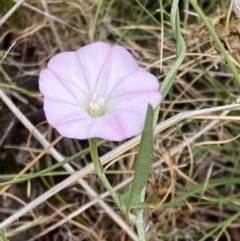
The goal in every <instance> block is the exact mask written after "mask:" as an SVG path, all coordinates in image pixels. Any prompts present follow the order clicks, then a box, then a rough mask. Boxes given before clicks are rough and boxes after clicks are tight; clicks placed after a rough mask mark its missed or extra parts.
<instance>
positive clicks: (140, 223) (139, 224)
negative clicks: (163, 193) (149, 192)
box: [135, 186, 146, 241]
mask: <svg viewBox="0 0 240 241" xmlns="http://www.w3.org/2000/svg"><path fill="white" fill-rule="evenodd" d="M145 193H146V186H145V187H144V188H143V190H142V192H141V196H140V202H144V200H145ZM143 213H144V209H140V210H138V212H137V215H136V221H135V226H136V228H137V233H138V238H139V241H146V233H145V225H144V219H143Z"/></svg>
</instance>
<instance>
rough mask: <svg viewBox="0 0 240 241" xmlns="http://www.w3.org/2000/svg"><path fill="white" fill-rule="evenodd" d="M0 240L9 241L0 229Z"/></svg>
mask: <svg viewBox="0 0 240 241" xmlns="http://www.w3.org/2000/svg"><path fill="white" fill-rule="evenodd" d="M0 241H9V240H8V239H7V238H6V236H5V234H4V232H3V231H2V229H0Z"/></svg>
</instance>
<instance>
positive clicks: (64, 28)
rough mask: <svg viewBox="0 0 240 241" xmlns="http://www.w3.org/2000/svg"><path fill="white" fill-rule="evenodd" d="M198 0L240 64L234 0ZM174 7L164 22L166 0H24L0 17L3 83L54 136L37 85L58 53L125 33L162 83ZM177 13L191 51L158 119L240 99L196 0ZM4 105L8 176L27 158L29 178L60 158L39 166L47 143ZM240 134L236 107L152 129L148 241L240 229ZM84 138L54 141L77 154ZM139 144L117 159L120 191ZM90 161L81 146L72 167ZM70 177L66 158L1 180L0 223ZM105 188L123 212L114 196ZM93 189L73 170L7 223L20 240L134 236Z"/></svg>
mask: <svg viewBox="0 0 240 241" xmlns="http://www.w3.org/2000/svg"><path fill="white" fill-rule="evenodd" d="M198 4H199V6H200V8H201V9H202V11H203V12H204V14H205V16H206V17H207V18H208V19H209V21H210V23H211V25H212V27H213V28H214V31H215V32H216V33H217V35H218V36H219V38H220V40H221V42H222V43H223V45H224V47H225V49H226V50H227V51H228V55H229V57H230V59H231V60H232V62H233V63H234V64H235V66H236V68H237V69H238V70H239V64H240V63H239V57H240V56H239V54H240V46H239V40H240V32H239V29H240V28H239V26H240V21H239V20H238V19H237V18H236V15H235V14H234V12H231V9H230V5H229V2H228V1H217V0H214V1H211V3H210V2H209V1H207V0H202V1H198ZM14 5H15V1H13V0H2V1H1V8H0V16H2V17H4V15H5V14H6V13H8V11H10V10H11V9H12V8H13V7H14ZM170 10H171V1H163V20H164V21H163V22H161V15H160V12H161V9H160V1H151V0H135V1H129V0H121V1H120V0H110V1H106V0H99V1H92V0H88V1H83V0H78V1H77V0H71V1H70V0H69V1H49V0H41V1H35V0H28V1H25V2H24V3H23V4H22V5H21V6H20V7H19V8H18V9H16V11H14V12H13V13H12V14H11V15H10V17H9V18H8V19H7V20H6V21H5V22H4V23H3V25H2V26H1V27H0V59H3V58H4V60H3V62H2V64H1V66H0V88H3V90H4V93H5V94H6V95H7V96H8V97H9V99H10V100H11V101H12V102H13V103H14V105H15V106H16V107H17V108H18V110H20V111H21V113H22V114H23V115H24V116H25V117H26V118H27V119H28V120H29V121H30V122H31V123H32V124H33V125H34V126H36V128H37V129H38V130H39V131H40V132H41V133H42V135H43V136H44V138H45V139H46V140H48V141H49V142H50V143H51V142H53V141H54V140H55V139H56V138H57V137H58V133H56V132H55V131H54V130H52V129H51V128H50V127H49V126H48V125H47V123H46V121H45V116H44V113H43V111H42V98H41V95H40V94H39V90H38V74H39V71H40V70H41V69H43V68H44V67H45V66H46V63H47V61H48V60H49V59H50V57H52V56H53V55H55V54H56V53H59V52H62V51H66V50H77V49H78V48H79V47H81V46H84V45H86V44H89V43H90V42H92V41H98V40H103V41H106V42H109V43H112V44H115V43H117V44H120V45H122V46H124V47H125V48H127V49H128V50H129V51H130V52H131V53H132V54H133V55H134V57H135V58H136V59H137V61H138V62H139V64H140V65H141V66H143V67H145V68H146V69H148V70H149V71H150V72H152V73H153V74H155V75H156V76H157V77H158V79H159V81H160V83H161V82H162V81H163V79H164V77H165V76H166V74H167V73H168V71H169V70H170V68H171V66H172V65H173V64H174V62H175V60H176V53H177V46H176V41H175V33H174V32H173V30H172V27H171V24H170ZM179 12H180V20H181V31H182V34H183V37H184V39H185V41H186V45H187V53H186V57H185V60H184V62H183V64H182V65H181V67H180V69H179V71H178V73H177V75H176V77H175V80H174V85H173V87H172V88H171V90H170V91H169V93H168V94H167V96H166V98H165V99H164V101H163V102H162V104H161V112H160V117H159V123H162V122H163V121H166V122H167V120H168V119H169V118H171V117H173V116H176V115H177V114H179V113H184V112H186V111H193V110H200V109H205V108H212V107H218V106H223V105H228V104H231V103H234V102H236V101H238V100H239V86H238V83H237V81H236V79H235V78H234V77H233V74H232V73H231V71H230V69H229V66H228V64H227V63H226V62H225V60H224V58H223V55H222V53H221V51H220V50H219V48H218V47H217V45H216V44H215V42H214V40H213V38H212V35H211V34H210V33H209V31H208V30H207V28H206V26H205V25H204V24H203V22H202V20H201V19H200V17H199V16H198V15H197V14H196V12H195V11H194V10H193V8H192V6H191V4H190V3H189V2H188V1H180V5H179ZM0 19H1V18H0ZM2 19H3V18H2ZM0 110H1V111H0V130H1V131H0V148H1V151H0V180H1V182H3V181H8V180H11V179H12V178H13V177H14V176H16V175H17V174H18V173H20V172H21V171H22V170H23V169H24V168H25V167H28V168H27V169H28V170H27V171H26V172H25V173H24V174H22V175H21V177H26V175H29V174H31V173H34V172H38V171H40V170H43V169H44V168H47V167H49V166H51V165H53V164H55V158H54V157H53V156H52V155H50V154H45V155H43V157H42V158H40V160H39V161H36V163H35V164H34V165H32V166H31V163H32V161H33V160H34V158H35V157H36V156H37V155H38V154H39V153H41V152H42V151H43V150H44V148H43V146H42V145H41V144H40V143H39V141H38V140H37V139H36V138H34V137H33V136H31V134H30V132H29V131H28V130H27V129H26V128H25V127H24V122H23V121H21V120H19V119H18V118H19V117H18V116H17V114H16V112H15V111H13V109H11V108H10V107H9V106H7V105H6V103H5V102H4V101H3V100H0ZM239 133H240V125H239V111H237V110H233V111H230V110H227V111H226V110H223V111H218V112H213V113H208V114H204V115H200V116H194V117H192V118H188V119H184V120H181V121H176V122H175V123H174V124H170V125H169V126H167V128H164V129H163V130H162V131H161V132H159V133H158V134H157V135H156V136H155V143H154V160H153V167H152V173H151V176H150V178H149V183H148V185H147V196H146V200H147V202H148V204H149V209H148V210H147V211H146V212H145V224H146V227H147V230H148V232H147V237H148V240H150V241H157V240H164V241H165V240H166V241H173V240H178V241H190V240H191V241H204V240H206V241H210V240H214V241H215V240H219V241H229V240H231V241H238V240H240V238H239V237H240V211H239V193H240V162H239V158H240V148H239V147H240V139H239ZM120 145H121V143H110V142H107V143H105V144H104V145H103V146H101V147H100V155H101V156H103V155H105V154H106V153H108V152H109V151H111V150H113V149H114V148H115V147H117V146H120ZM87 146H88V145H87V141H77V140H69V139H66V138H63V139H61V140H60V141H59V142H58V143H57V144H56V146H55V147H56V150H57V151H58V152H59V153H61V154H62V155H63V156H65V157H68V156H71V155H73V154H75V153H77V152H79V151H80V150H83V149H85V148H86V147H87ZM136 151H137V148H136V146H135V147H133V148H130V150H128V151H122V152H121V153H120V154H119V155H118V156H117V157H115V158H114V159H113V160H112V162H111V163H110V164H109V167H108V169H107V172H108V173H109V174H108V178H109V181H110V182H111V184H112V185H113V186H117V185H121V184H122V187H121V188H120V189H119V190H118V193H123V191H126V190H127V189H128V187H129V186H128V185H129V182H130V181H129V182H126V180H130V178H131V177H132V173H133V171H134V160H135V155H136ZM89 163H91V162H90V157H89V155H84V156H83V157H81V158H76V159H75V160H74V161H73V162H71V166H72V167H73V168H74V170H76V171H77V170H81V169H83V168H84V167H86V166H87V165H88V164H89ZM68 176H69V172H68V171H65V170H64V169H63V168H57V169H56V170H54V171H51V172H50V173H47V174H44V175H41V176H40V177H38V178H35V179H32V180H28V181H25V182H21V183H18V184H14V185H12V186H11V187H9V188H8V189H4V188H2V189H1V190H0V194H1V195H0V222H3V221H4V220H6V219H7V218H8V217H10V216H11V215H12V214H14V213H16V211H17V210H20V209H22V208H23V207H24V206H26V205H27V204H28V203H30V202H32V201H33V200H35V199H36V198H37V197H40V196H41V195H42V194H43V193H45V192H46V191H47V190H49V189H50V188H52V187H54V186H56V185H57V184H59V183H61V182H62V181H63V180H65V178H66V177H68ZM83 176H84V181H86V182H87V183H88V185H89V186H90V187H92V188H93V189H94V190H95V191H96V192H97V193H98V194H102V193H104V192H105V189H104V187H103V186H102V184H101V183H100V181H99V180H98V179H97V178H96V176H95V174H94V173H91V172H90V173H89V172H85V173H83ZM124 182H126V183H125V184H124ZM100 199H101V200H102V201H103V202H105V203H107V204H108V205H109V206H110V207H111V210H112V211H111V212H113V213H114V214H117V215H118V216H119V217H121V218H122V219H123V220H124V218H123V217H122V215H121V213H120V212H119V211H118V210H117V209H116V206H115V205H114V204H112V202H111V199H110V198H109V197H108V196H104V197H100ZM93 200H96V199H95V198H94V197H93V195H91V193H89V190H88V189H84V184H83V183H82V185H79V184H78V183H76V180H75V181H73V182H72V183H69V185H68V186H67V187H66V188H64V189H63V190H61V191H59V192H56V193H55V194H54V195H53V196H51V197H50V198H48V199H46V200H45V199H43V200H42V202H41V204H39V205H37V206H36V207H35V208H34V209H33V210H29V211H28V212H27V213H26V214H24V215H22V216H21V217H20V218H19V219H18V220H15V221H13V222H12V223H11V224H10V225H8V226H7V228H6V229H4V230H5V233H6V235H7V236H8V237H9V239H10V240H11V241H19V240H29V241H30V240H38V241H43V240H50V241H52V240H68V241H70V240H111V241H113V240H122V241H130V240H134V236H131V234H130V233H131V232H133V231H134V228H133V226H132V225H131V224H130V223H126V227H125V228H124V227H123V226H119V222H118V221H116V220H113V218H112V216H111V215H109V213H107V211H106V210H105V209H104V208H103V206H101V204H99V203H97V204H96V203H91V202H92V201H93ZM88 204H89V206H86V205H88ZM81 207H84V208H83V210H82V211H81V212H80V211H79V214H77V215H75V216H74V217H71V218H68V217H69V215H71V214H73V213H75V212H76V210H79V209H80V208H81ZM112 215H113V214H112ZM122 219H121V220H122ZM61 222H62V223H61ZM135 240H136V239H135Z"/></svg>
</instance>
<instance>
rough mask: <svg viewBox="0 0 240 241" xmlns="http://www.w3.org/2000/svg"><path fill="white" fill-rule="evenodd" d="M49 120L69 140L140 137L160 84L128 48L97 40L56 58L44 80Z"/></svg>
mask: <svg viewBox="0 0 240 241" xmlns="http://www.w3.org/2000/svg"><path fill="white" fill-rule="evenodd" d="M39 85H40V91H41V92H42V93H43V95H44V110H45V114H46V118H47V120H48V122H49V123H50V124H51V125H52V126H53V127H54V128H56V129H57V130H58V132H59V133H60V134H61V135H63V136H65V137H69V138H77V139H88V138H94V137H96V138H103V139H108V140H115V141H120V140H123V139H126V138H129V137H131V136H134V135H137V134H140V133H141V132H142V130H143V125H144V120H145V115H146V112H147V107H148V104H151V105H152V106H153V108H155V107H157V105H158V104H159V103H160V100H161V95H160V93H159V84H158V81H157V79H156V77H154V76H153V75H152V74H150V73H148V72H147V71H146V70H144V69H143V68H141V67H139V66H138V64H137V63H136V61H135V60H134V59H133V57H132V55H131V54H130V53H129V52H128V51H127V50H126V49H124V48H123V47H121V46H118V45H115V46H110V45H108V44H106V43H103V42H96V43H93V44H90V45H87V46H85V47H82V48H80V49H79V50H78V51H76V52H63V53H60V54H57V55H56V56H54V57H53V58H52V59H51V60H50V61H49V63H48V65H47V68H46V69H44V70H42V71H41V73H40V79H39Z"/></svg>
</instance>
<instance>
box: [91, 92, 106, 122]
mask: <svg viewBox="0 0 240 241" xmlns="http://www.w3.org/2000/svg"><path fill="white" fill-rule="evenodd" d="M104 104H105V99H104V98H102V96H101V95H100V94H98V93H94V94H93V95H92V98H90V103H89V106H88V108H87V112H88V114H89V115H91V116H92V117H100V116H103V115H104V114H105V113H106V106H105V105H104Z"/></svg>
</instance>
